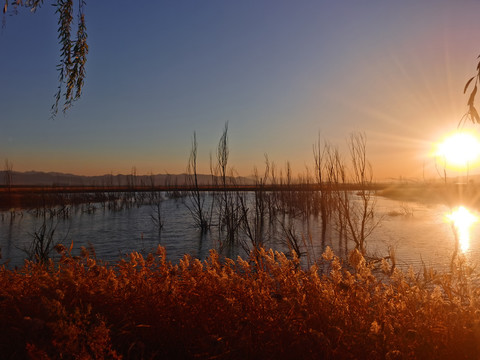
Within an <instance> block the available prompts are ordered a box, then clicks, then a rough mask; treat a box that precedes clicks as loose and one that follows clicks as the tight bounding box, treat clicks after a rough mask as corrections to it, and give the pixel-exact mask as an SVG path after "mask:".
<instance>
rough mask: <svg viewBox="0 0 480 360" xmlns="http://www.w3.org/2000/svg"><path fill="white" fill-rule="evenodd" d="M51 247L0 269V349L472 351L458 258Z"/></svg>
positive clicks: (81, 354)
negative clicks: (196, 255)
mask: <svg viewBox="0 0 480 360" xmlns="http://www.w3.org/2000/svg"><path fill="white" fill-rule="evenodd" d="M57 250H58V251H60V252H61V253H62V257H61V259H60V260H59V261H57V262H54V261H52V260H50V261H49V262H47V263H44V264H41V263H33V262H29V261H26V262H25V265H24V266H23V267H22V268H20V269H16V270H9V269H7V268H5V267H4V268H2V269H1V271H0V284H1V286H0V354H2V358H4V359H17V358H33V359H49V358H51V359H60V358H61V359H73V358H76V359H77V358H81V359H113V358H117V359H120V358H124V359H151V358H160V359H163V358H165V359H177V358H182V359H185V358H200V359H289V358H296V359H332V358H335V359H367V358H368V359H407V358H408V359H412V358H420V359H425V358H432V359H433V358H436V359H452V358H455V359H474V358H478V357H479V355H478V354H479V350H480V349H479V348H478V347H479V344H480V342H479V340H480V304H479V299H480V297H479V296H478V295H479V294H478V293H479V288H478V287H476V286H475V285H474V283H475V282H474V281H472V280H471V276H472V274H473V273H472V272H471V271H470V270H471V269H470V270H469V271H466V270H465V269H467V268H466V267H465V266H464V264H463V265H462V264H460V265H459V266H460V267H461V268H462V269H463V271H461V272H456V273H452V274H446V275H438V274H437V275H432V272H428V271H425V273H424V274H423V275H419V274H414V273H413V271H409V272H408V273H402V272H401V271H399V270H398V269H396V268H393V269H392V268H391V267H390V266H389V264H387V263H386V262H385V261H384V262H383V264H382V269H383V273H381V274H380V273H379V274H376V275H374V269H373V267H372V266H371V265H368V264H367V263H366V261H365V259H364V258H363V257H362V255H361V254H360V253H359V252H358V251H357V250H354V251H353V252H352V253H351V254H350V258H349V261H345V262H344V261H342V260H341V259H339V258H338V257H336V256H335V255H334V254H333V253H332V251H331V250H330V249H329V248H327V250H326V252H325V253H324V254H323V257H322V258H321V259H318V261H317V263H316V264H315V265H313V266H312V267H310V268H309V269H302V268H301V267H300V266H299V260H298V258H296V257H295V256H293V258H291V257H290V258H287V256H286V255H285V254H283V253H279V252H273V251H272V250H269V251H267V250H264V249H257V250H256V251H254V252H252V253H251V256H250V258H249V259H248V260H242V259H241V258H238V259H237V260H235V261H234V260H231V259H228V258H226V259H221V258H220V257H219V255H218V254H217V253H216V252H215V251H211V253H210V256H209V258H208V259H207V260H205V261H203V262H201V261H200V260H198V259H193V258H191V257H190V256H188V255H187V256H185V257H184V258H183V260H181V261H180V263H179V264H176V265H174V264H172V263H170V262H168V261H166V254H165V249H164V248H162V247H159V248H158V250H157V252H156V253H155V254H150V255H148V256H147V257H142V256H141V255H140V254H138V253H131V254H130V255H129V256H128V257H126V258H124V259H122V260H120V261H119V262H117V263H116V264H111V265H108V264H105V263H103V262H101V261H100V260H97V259H96V258H95V256H94V253H93V252H92V250H90V251H88V250H87V249H83V251H82V255H81V256H79V257H75V256H72V255H70V254H69V251H68V250H67V249H65V248H64V247H63V246H61V245H59V246H57ZM462 266H463V267H462ZM460 267H459V268H460Z"/></svg>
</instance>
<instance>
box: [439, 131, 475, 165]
mask: <svg viewBox="0 0 480 360" xmlns="http://www.w3.org/2000/svg"><path fill="white" fill-rule="evenodd" d="M435 155H436V156H439V157H443V158H444V159H445V162H446V164H447V165H449V166H452V167H458V168H462V167H465V166H471V165H472V164H473V163H475V162H476V161H477V160H478V159H479V156H480V142H479V141H478V139H477V137H476V136H475V135H473V134H472V133H468V132H456V133H454V134H452V135H450V136H447V137H446V138H445V139H444V140H443V141H442V142H440V143H439V144H438V145H437V150H436V152H435Z"/></svg>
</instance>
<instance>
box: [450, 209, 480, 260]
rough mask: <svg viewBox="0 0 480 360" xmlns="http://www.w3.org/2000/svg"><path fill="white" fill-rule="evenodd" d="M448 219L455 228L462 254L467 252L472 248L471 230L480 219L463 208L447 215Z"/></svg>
mask: <svg viewBox="0 0 480 360" xmlns="http://www.w3.org/2000/svg"><path fill="white" fill-rule="evenodd" d="M447 218H448V220H450V221H451V222H452V223H453V226H454V227H455V231H456V232H457V235H458V242H459V244H460V249H461V250H462V252H466V251H467V250H468V249H469V247H470V228H471V227H472V225H473V224H474V223H475V222H477V221H478V218H477V217H476V216H475V215H473V214H472V213H471V212H470V211H469V210H468V209H467V208H465V207H463V206H460V207H458V208H457V209H456V210H454V211H452V213H451V214H448V215H447Z"/></svg>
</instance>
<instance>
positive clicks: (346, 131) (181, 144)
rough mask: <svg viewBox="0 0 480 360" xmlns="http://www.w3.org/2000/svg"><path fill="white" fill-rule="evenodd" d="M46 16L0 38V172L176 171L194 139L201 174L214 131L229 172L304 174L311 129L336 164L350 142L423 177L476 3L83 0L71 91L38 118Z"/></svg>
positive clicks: (443, 125)
mask: <svg viewBox="0 0 480 360" xmlns="http://www.w3.org/2000/svg"><path fill="white" fill-rule="evenodd" d="M54 10H55V9H54V8H53V7H52V6H50V3H49V2H48V1H46V2H45V4H44V6H43V7H42V8H40V9H39V10H37V12H36V13H30V12H29V11H27V10H26V9H23V11H20V13H19V14H17V15H14V16H6V17H5V18H4V26H3V28H2V29H1V30H0V79H1V80H0V81H1V86H0V161H1V163H0V164H3V161H4V159H8V160H9V161H10V162H11V163H12V164H13V170H15V171H30V170H35V171H58V172H66V173H73V174H79V175H102V174H109V173H113V174H119V173H123V174H126V173H130V171H131V169H132V167H135V168H136V170H137V173H139V174H150V173H155V174H157V173H170V174H177V173H183V172H185V169H186V165H187V161H188V157H189V153H190V149H191V142H192V136H193V133H194V132H196V136H197V142H198V165H199V171H200V172H204V173H208V172H209V159H210V155H213V156H215V151H216V147H217V143H218V141H219V139H220V136H221V134H222V131H223V128H224V126H225V123H226V122H228V134H229V150H230V157H229V166H230V167H232V168H234V169H235V171H236V172H237V173H238V174H240V175H245V176H248V175H250V174H251V173H252V172H253V168H254V167H257V168H259V169H262V168H263V166H264V156H265V154H268V157H269V159H270V160H271V161H273V162H275V164H276V166H277V168H279V169H280V168H283V167H284V166H285V164H286V162H287V161H288V162H289V163H290V164H291V166H292V169H293V171H294V172H299V173H303V172H305V171H306V170H305V169H306V168H307V167H310V168H312V166H313V155H312V145H313V144H314V143H315V142H316V141H317V138H318V134H319V133H320V134H321V137H322V138H323V139H324V140H325V141H327V142H328V143H329V144H331V145H332V146H338V148H339V149H340V150H341V151H343V152H344V153H345V156H346V159H347V158H348V156H347V155H348V152H347V151H346V139H347V138H348V137H349V135H350V134H351V133H352V132H363V133H365V135H366V137H367V156H368V159H369V161H370V163H371V164H372V167H373V172H374V177H375V179H378V180H382V179H390V178H399V177H402V178H417V179H418V178H422V176H424V174H425V173H427V176H430V175H431V176H436V175H435V174H436V172H435V167H434V160H433V159H432V156H431V149H432V144H433V143H435V142H436V141H438V140H439V139H440V138H441V137H442V136H444V135H445V134H446V133H448V132H452V131H454V130H455V129H456V128H457V125H458V123H459V121H460V119H461V117H462V115H463V114H464V113H465V112H466V110H467V108H466V102H467V95H464V94H463V87H464V85H465V83H466V81H467V80H468V79H469V78H470V77H471V76H473V75H474V74H475V69H476V65H477V56H478V54H480V41H479V40H480V21H478V14H479V13H480V1H478V0H450V1H449V0H422V1H418V0H403V1H385V0H349V1H321V0H315V1H313V0H311V1H310V0H298V1H283V0H264V1H259V0H243V1H224V0H205V1H193V0H181V1H179V0H166V1H154V2H150V1H142V2H135V3H132V2H131V1H125V0H117V1H114V2H113V1H87V7H86V10H85V15H86V22H87V32H88V44H89V54H88V58H87V59H88V60H87V65H86V67H87V78H86V80H85V86H84V89H83V93H82V97H81V99H80V100H79V101H77V102H76V103H75V105H74V106H73V108H71V109H70V110H69V111H68V112H67V113H66V115H63V114H59V116H57V117H56V118H55V119H51V118H50V107H51V105H52V104H53V100H54V94H55V92H56V89H57V86H58V74H57V71H56V65H57V63H58V62H59V45H58V39H57V19H56V15H55V13H54ZM466 126H467V127H471V128H472V129H473V131H477V128H476V127H475V126H473V125H469V124H467V125H466ZM477 127H480V125H477ZM479 130H480V129H479ZM0 167H1V166H0Z"/></svg>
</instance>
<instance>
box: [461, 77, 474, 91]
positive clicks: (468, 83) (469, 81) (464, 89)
mask: <svg viewBox="0 0 480 360" xmlns="http://www.w3.org/2000/svg"><path fill="white" fill-rule="evenodd" d="M473 79H475V76H472V77H471V78H470V80H468V81H467V83H466V84H465V87H464V88H463V93H464V94H465V92H466V91H467V89H468V85H470V83H471V82H472V80H473Z"/></svg>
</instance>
